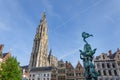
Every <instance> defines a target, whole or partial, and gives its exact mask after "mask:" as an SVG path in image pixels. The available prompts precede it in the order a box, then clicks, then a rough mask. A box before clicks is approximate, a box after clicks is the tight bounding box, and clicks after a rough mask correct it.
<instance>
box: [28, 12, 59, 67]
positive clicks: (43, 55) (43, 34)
mask: <svg viewBox="0 0 120 80" xmlns="http://www.w3.org/2000/svg"><path fill="white" fill-rule="evenodd" d="M52 63H54V66H57V58H56V57H55V56H53V55H52V54H51V53H50V54H49V56H48V27H47V21H46V15H45V13H43V14H42V19H41V20H40V24H39V25H38V27H37V30H36V34H35V38H34V42H33V47H32V53H31V58H30V63H29V69H31V68H35V67H46V66H52V65H53V64H52Z"/></svg>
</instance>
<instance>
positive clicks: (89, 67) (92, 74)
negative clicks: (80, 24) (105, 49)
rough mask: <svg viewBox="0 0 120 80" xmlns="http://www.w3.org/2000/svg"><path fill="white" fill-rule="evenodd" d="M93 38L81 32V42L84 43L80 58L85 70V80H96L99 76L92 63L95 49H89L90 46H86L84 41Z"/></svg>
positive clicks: (86, 43)
mask: <svg viewBox="0 0 120 80" xmlns="http://www.w3.org/2000/svg"><path fill="white" fill-rule="evenodd" d="M90 36H93V35H91V34H89V33H86V32H83V33H82V37H83V41H84V42H85V45H84V50H83V51H82V50H79V51H80V58H81V59H82V60H83V65H84V68H85V72H84V76H85V79H86V80H97V77H98V76H99V73H98V72H97V71H96V70H95V66H94V64H93V63H92V60H93V55H94V54H95V52H96V49H93V50H92V49H91V45H90V44H88V42H87V41H86V38H88V37H90Z"/></svg>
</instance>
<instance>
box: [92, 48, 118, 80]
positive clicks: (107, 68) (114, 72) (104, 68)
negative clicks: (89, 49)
mask: <svg viewBox="0 0 120 80" xmlns="http://www.w3.org/2000/svg"><path fill="white" fill-rule="evenodd" d="M119 54H120V53H119V52H118V51H117V52H115V53H114V54H112V51H111V50H110V51H109V55H108V54H107V53H102V54H101V55H99V56H96V58H95V59H94V64H95V68H96V70H97V71H98V72H99V73H100V75H101V76H99V77H98V80H120V74H119V65H118V64H119V63H118V62H119V60H118V55H119ZM117 60H118V61H117Z"/></svg>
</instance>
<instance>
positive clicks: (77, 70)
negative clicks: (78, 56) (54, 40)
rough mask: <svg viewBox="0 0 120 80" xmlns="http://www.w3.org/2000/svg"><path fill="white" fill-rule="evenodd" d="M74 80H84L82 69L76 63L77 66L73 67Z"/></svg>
mask: <svg viewBox="0 0 120 80" xmlns="http://www.w3.org/2000/svg"><path fill="white" fill-rule="evenodd" d="M75 79H76V80H84V79H85V77H84V68H83V66H82V65H81V64H80V62H79V61H78V63H77V66H76V67H75Z"/></svg>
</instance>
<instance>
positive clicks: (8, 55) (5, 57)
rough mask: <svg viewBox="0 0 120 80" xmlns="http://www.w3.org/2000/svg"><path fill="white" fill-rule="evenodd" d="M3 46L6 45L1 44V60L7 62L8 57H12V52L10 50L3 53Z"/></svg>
mask: <svg viewBox="0 0 120 80" xmlns="http://www.w3.org/2000/svg"><path fill="white" fill-rule="evenodd" d="M3 48H4V45H3V44H0V62H5V61H6V59H8V58H9V57H11V53H10V52H7V53H3Z"/></svg>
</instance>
